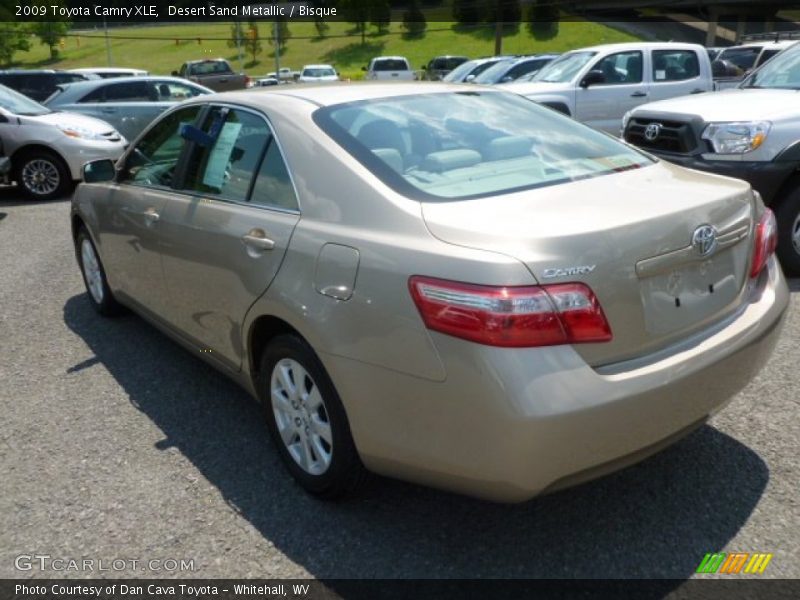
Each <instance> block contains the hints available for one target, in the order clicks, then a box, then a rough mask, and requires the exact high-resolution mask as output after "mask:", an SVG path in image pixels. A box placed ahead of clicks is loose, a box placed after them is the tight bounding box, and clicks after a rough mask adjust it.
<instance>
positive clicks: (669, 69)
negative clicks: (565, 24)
mask: <svg viewBox="0 0 800 600" xmlns="http://www.w3.org/2000/svg"><path fill="white" fill-rule="evenodd" d="M713 87H714V84H713V79H712V77H711V63H710V61H709V60H708V53H707V52H706V50H705V48H703V47H702V46H699V45H697V44H678V43H672V42H634V43H627V44H606V45H603V46H594V47H592V48H582V49H580V50H574V51H572V52H567V53H566V54H562V55H561V56H560V57H559V58H557V59H555V60H554V61H552V62H551V63H549V64H548V65H546V66H545V67H544V68H542V70H541V71H539V72H538V73H537V74H536V76H535V77H534V78H533V80H531V81H530V82H527V83H514V82H512V83H510V84H508V89H509V90H513V91H514V92H516V93H518V94H522V95H523V96H526V97H528V98H531V99H532V100H536V101H537V102H539V103H541V104H544V105H545V106H549V107H550V108H554V109H556V110H558V111H560V112H563V113H564V114H567V115H570V116H572V117H574V118H575V119H577V120H578V121H581V122H583V123H586V124H587V125H591V126H592V127H595V128H597V129H602V130H604V131H607V132H609V133H612V134H613V135H619V131H620V125H621V123H622V116H623V115H624V114H625V113H626V112H628V111H629V110H631V109H632V108H634V107H636V106H638V105H640V104H644V103H645V102H648V101H653V100H661V99H664V98H673V97H675V96H684V95H686V94H698V93H701V92H708V91H711V90H712V89H713Z"/></svg>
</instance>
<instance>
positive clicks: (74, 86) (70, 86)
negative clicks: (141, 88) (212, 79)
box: [54, 75, 213, 101]
mask: <svg viewBox="0 0 800 600" xmlns="http://www.w3.org/2000/svg"><path fill="white" fill-rule="evenodd" d="M149 81H158V82H160V83H180V84H181V85H188V86H191V87H196V88H200V89H204V90H207V91H208V92H209V93H211V92H212V91H213V90H210V89H209V88H207V87H205V86H203V85H200V84H199V83H195V82H194V81H187V80H185V79H183V78H182V77H171V76H169V75H165V76H163V77H162V76H159V75H133V76H131V77H114V78H113V79H92V80H90V81H76V82H74V83H63V84H61V85H59V86H58V87H59V88H60V89H62V90H63V91H62V92H61V93H60V94H59V95H58V96H56V97H55V98H54V99H57V100H59V101H63V100H69V99H70V98H72V97H74V96H79V95H82V94H85V93H87V92H91V91H93V90H96V89H97V88H99V87H102V86H106V85H117V84H120V83H127V82H131V83H147V82H149Z"/></svg>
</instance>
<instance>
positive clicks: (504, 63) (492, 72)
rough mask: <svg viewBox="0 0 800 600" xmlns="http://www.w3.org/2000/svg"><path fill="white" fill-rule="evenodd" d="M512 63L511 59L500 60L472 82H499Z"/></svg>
mask: <svg viewBox="0 0 800 600" xmlns="http://www.w3.org/2000/svg"><path fill="white" fill-rule="evenodd" d="M512 62H514V59H513V58H507V59H505V60H501V61H499V62H496V63H495V64H493V65H492V66H491V67H489V68H488V69H486V70H485V71H484V72H483V73H481V74H480V75H478V76H477V77H476V78H475V79H473V80H472V82H473V83H487V84H489V83H497V82H498V81H500V78H501V77H502V76H503V75H505V74H506V71H508V67H509V66H511V63H512Z"/></svg>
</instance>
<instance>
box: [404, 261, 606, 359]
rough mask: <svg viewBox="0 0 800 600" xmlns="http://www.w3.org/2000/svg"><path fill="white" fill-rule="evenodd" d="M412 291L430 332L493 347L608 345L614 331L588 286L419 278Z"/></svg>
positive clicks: (415, 281)
mask: <svg viewBox="0 0 800 600" xmlns="http://www.w3.org/2000/svg"><path fill="white" fill-rule="evenodd" d="M408 286H409V289H410V290H411V296H412V298H413V299H414V303H415V304H416V305H417V308H418V309H419V312H420V314H421V315H422V320H423V321H424V322H425V325H426V327H428V329H432V330H434V331H439V332H441V333H446V334H449V335H452V336H455V337H458V338H462V339H465V340H470V341H473V342H478V343H479V344H486V345H489V346H506V347H515V348H519V347H529V346H553V345H557V344H579V343H585V342H607V341H609V340H610V339H611V328H610V327H609V326H608V321H606V317H605V315H604V314H603V309H602V308H601V307H600V304H599V302H598V301H597V298H596V297H595V295H594V293H593V292H592V290H591V289H589V287H588V286H586V285H584V284H582V283H563V284H557V285H546V286H538V285H533V286H524V287H503V286H487V285H474V284H471V283H460V282H456V281H447V280H443V279H433V278H429V277H420V276H416V275H415V276H414V277H411V279H409V282H408Z"/></svg>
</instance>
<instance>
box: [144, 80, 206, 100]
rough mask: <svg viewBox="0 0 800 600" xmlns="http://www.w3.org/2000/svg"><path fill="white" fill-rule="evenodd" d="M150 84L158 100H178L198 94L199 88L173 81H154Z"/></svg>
mask: <svg viewBox="0 0 800 600" xmlns="http://www.w3.org/2000/svg"><path fill="white" fill-rule="evenodd" d="M152 85H154V86H155V89H156V92H157V94H158V100H159V102H180V101H181V100H186V99H187V98H194V97H195V96H199V95H200V90H199V89H197V88H193V87H190V86H188V85H184V84H182V83H177V82H174V81H155V82H153V84H152Z"/></svg>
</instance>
